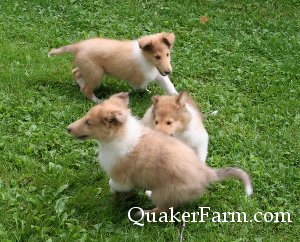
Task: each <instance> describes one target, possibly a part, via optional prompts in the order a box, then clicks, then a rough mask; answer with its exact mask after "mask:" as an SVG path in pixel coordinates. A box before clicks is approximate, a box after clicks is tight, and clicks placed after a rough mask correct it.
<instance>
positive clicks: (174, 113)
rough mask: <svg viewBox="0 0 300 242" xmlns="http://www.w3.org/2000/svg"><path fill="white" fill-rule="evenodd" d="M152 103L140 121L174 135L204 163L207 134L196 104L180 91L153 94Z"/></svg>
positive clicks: (206, 150) (206, 151)
mask: <svg viewBox="0 0 300 242" xmlns="http://www.w3.org/2000/svg"><path fill="white" fill-rule="evenodd" d="M152 101H153V105H152V106H151V107H150V108H149V109H148V110H147V111H146V113H145V115H144V117H143V119H142V123H143V124H144V125H145V126H147V127H149V128H152V129H155V130H158V131H161V132H164V133H165V134H168V135H171V136H174V137H176V138H177V139H179V140H181V141H182V142H183V143H185V144H186V145H188V146H189V147H191V148H192V149H193V150H195V152H196V153H197V155H198V157H199V158H200V161H202V162H203V163H205V160H206V157H207V153H208V134H207V131H206V130H205V128H204V125H203V118H202V113H201V111H200V109H199V108H198V105H197V104H196V103H195V102H194V100H193V99H192V98H191V97H190V96H189V95H188V93H187V92H181V93H180V94H178V95H172V96H153V97H152Z"/></svg>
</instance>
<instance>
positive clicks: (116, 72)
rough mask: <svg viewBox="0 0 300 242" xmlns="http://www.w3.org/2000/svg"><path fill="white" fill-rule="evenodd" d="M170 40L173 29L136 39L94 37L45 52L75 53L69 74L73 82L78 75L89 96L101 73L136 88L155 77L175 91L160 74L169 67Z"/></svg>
mask: <svg viewBox="0 0 300 242" xmlns="http://www.w3.org/2000/svg"><path fill="white" fill-rule="evenodd" d="M174 40H175V36H174V34H173V33H165V32H163V33H158V34H154V35H148V36H144V37H142V38H140V39H139V40H136V41H132V40H112V39H102V38H94V39H88V40H84V41H81V42H78V43H75V44H72V45H69V46H64V47H61V48H58V49H52V50H51V51H50V52H49V56H53V55H59V54H63V53H73V54H74V55H75V61H74V64H75V68H74V69H73V76H74V78H75V80H77V82H78V79H79V78H82V80H81V81H83V83H82V85H81V84H79V85H81V91H82V92H83V93H84V94H85V95H86V96H87V98H89V99H93V97H94V94H93V90H94V89H95V88H96V87H97V86H98V85H99V84H100V81H101V79H102V77H103V76H104V74H108V75H111V76H113V77H116V78H119V79H123V80H127V81H128V82H129V84H131V85H132V86H133V87H134V88H137V89H146V87H147V83H148V81H151V80H148V79H149V78H151V79H153V80H157V81H158V83H159V84H160V85H161V86H162V87H163V88H165V90H166V91H167V92H168V93H170V92H171V93H176V90H175V88H174V86H173V85H172V84H171V83H170V81H169V80H168V81H167V82H168V83H167V84H166V83H165V82H166V81H163V79H164V78H163V76H166V75H168V74H170V73H171V71H172V66H171V63H170V49H171V48H172V46H173V43H174ZM136 47H137V48H138V49H136ZM136 52H138V53H136ZM139 55H140V56H139ZM143 58H144V59H143ZM143 62H145V63H143ZM143 65H144V66H145V65H146V66H147V68H148V69H149V68H150V69H149V70H148V69H147V68H146V67H143ZM148 65H149V66H148ZM151 68H153V69H154V70H152V69H151ZM155 70H156V72H157V70H158V72H157V75H158V76H155V75H154V74H155ZM152 72H153V73H154V74H153V73H152ZM166 86H167V87H166Z"/></svg>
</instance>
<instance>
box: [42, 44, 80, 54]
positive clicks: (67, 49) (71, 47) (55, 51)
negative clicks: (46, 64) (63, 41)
mask: <svg viewBox="0 0 300 242" xmlns="http://www.w3.org/2000/svg"><path fill="white" fill-rule="evenodd" d="M77 51H78V48H77V45H76V44H75V45H66V46H63V47H60V48H57V49H52V50H50V52H49V53H48V57H51V56H54V55H61V54H65V53H76V52H77Z"/></svg>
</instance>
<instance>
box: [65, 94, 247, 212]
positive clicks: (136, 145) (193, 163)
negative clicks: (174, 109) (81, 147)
mask: <svg viewBox="0 0 300 242" xmlns="http://www.w3.org/2000/svg"><path fill="white" fill-rule="evenodd" d="M128 102H129V98H128V94H127V93H119V94H115V95H113V96H111V97H110V98H109V99H108V100H105V101H103V102H101V103H100V104H98V105H96V106H95V107H93V108H92V109H91V110H90V111H89V112H88V113H87V114H86V115H85V116H84V117H83V118H81V119H79V120H77V121H76V122H74V123H72V124H70V125H69V127H68V128H67V130H68V132H69V133H70V134H72V135H73V136H75V137H76V138H78V139H95V140H97V141H98V142H99V144H100V152H99V160H100V164H101V166H102V168H103V169H104V170H105V171H106V173H107V174H108V175H109V177H110V181H109V185H110V188H111V190H112V191H115V192H129V191H131V190H133V189H135V188H146V189H151V190H152V194H151V200H152V202H153V203H154V204H155V205H156V208H154V209H152V210H150V211H146V212H151V213H152V212H154V213H158V214H159V213H160V212H162V211H165V212H167V211H169V208H170V207H174V208H176V207H178V206H180V205H181V204H183V203H185V202H189V201H191V200H193V199H195V198H197V197H198V196H199V195H200V194H201V193H203V191H204V190H205V188H206V187H207V186H208V185H209V184H211V183H214V182H216V181H221V180H223V179H225V178H228V177H235V178H238V179H240V180H242V182H243V183H244V185H245V189H246V193H247V195H250V194H251V193H252V185H251V180H250V178H249V176H248V175H247V173H246V172H245V171H243V170H241V169H238V168H230V167H228V168H223V169H213V168H211V167H209V166H207V165H205V164H204V163H201V162H199V158H198V157H197V155H196V153H195V152H194V151H193V150H192V149H191V148H189V147H188V146H186V145H185V144H184V143H182V142H180V141H179V140H177V139H175V138H173V137H170V136H168V135H165V134H163V133H161V132H157V131H155V130H152V129H149V128H146V127H144V126H142V125H141V124H140V123H139V121H138V120H137V119H135V118H134V117H133V116H132V115H131V113H130V110H129V109H128Z"/></svg>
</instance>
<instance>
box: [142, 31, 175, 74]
mask: <svg viewBox="0 0 300 242" xmlns="http://www.w3.org/2000/svg"><path fill="white" fill-rule="evenodd" d="M174 41H175V35H174V34H173V33H165V32H162V33H158V34H154V35H148V36H144V37H142V38H140V39H139V40H138V43H139V46H140V48H141V50H142V53H143V55H144V56H145V58H146V59H147V60H148V61H149V62H150V63H152V64H153V65H154V66H155V67H156V68H157V70H158V71H159V73H160V74H161V75H163V76H166V75H169V74H170V73H171V72H172V66H171V53H170V50H171V48H172V47H173V44H174Z"/></svg>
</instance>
